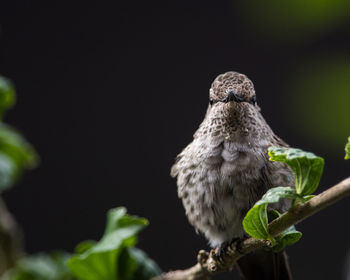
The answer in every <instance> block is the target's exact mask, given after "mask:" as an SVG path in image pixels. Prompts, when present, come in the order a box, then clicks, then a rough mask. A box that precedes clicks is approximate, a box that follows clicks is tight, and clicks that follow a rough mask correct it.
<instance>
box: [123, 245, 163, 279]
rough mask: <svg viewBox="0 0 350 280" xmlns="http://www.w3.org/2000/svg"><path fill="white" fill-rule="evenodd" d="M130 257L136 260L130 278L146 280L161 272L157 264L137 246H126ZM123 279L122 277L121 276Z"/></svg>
mask: <svg viewBox="0 0 350 280" xmlns="http://www.w3.org/2000/svg"><path fill="white" fill-rule="evenodd" d="M128 250H129V254H130V255H131V257H132V258H133V259H134V260H136V264H137V269H136V272H135V274H134V276H133V278H132V279H134V280H148V279H150V278H152V277H155V276H157V275H159V274H161V273H162V271H161V269H160V268H159V266H158V265H157V264H156V263H155V262H154V261H153V260H152V259H150V258H149V257H148V256H147V255H146V254H145V252H143V251H142V250H140V249H138V248H128ZM121 279H123V278H121Z"/></svg>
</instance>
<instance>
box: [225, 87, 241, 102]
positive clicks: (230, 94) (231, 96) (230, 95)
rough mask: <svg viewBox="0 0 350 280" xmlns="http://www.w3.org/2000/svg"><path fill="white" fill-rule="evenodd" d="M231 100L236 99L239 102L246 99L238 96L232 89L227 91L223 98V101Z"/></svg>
mask: <svg viewBox="0 0 350 280" xmlns="http://www.w3.org/2000/svg"><path fill="white" fill-rule="evenodd" d="M229 101H235V102H237V103H240V102H244V101H245V100H244V99H243V98H242V97H240V96H238V95H237V93H235V92H234V91H233V90H230V91H229V92H228V93H227V96H226V97H225V98H223V99H222V100H221V102H224V103H227V102H229Z"/></svg>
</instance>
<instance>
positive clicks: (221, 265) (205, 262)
mask: <svg viewBox="0 0 350 280" xmlns="http://www.w3.org/2000/svg"><path fill="white" fill-rule="evenodd" d="M349 195H350V177H349V178H347V179H345V180H343V181H341V182H340V183H338V184H337V185H335V186H333V187H331V188H329V189H328V190H326V191H324V192H322V193H321V194H319V195H317V196H315V197H313V198H312V199H310V200H309V201H307V202H305V203H297V204H296V205H295V206H294V207H292V208H291V209H290V210H289V211H288V212H286V213H284V214H283V215H282V216H280V217H279V218H277V219H275V220H273V221H272V222H271V223H270V224H269V227H268V231H269V233H270V234H271V235H272V236H273V237H275V236H277V235H279V234H280V233H282V232H283V231H285V230H286V229H288V228H289V227H290V226H292V225H295V224H297V223H299V222H301V221H302V220H304V219H306V218H307V217H309V216H311V215H313V214H315V213H317V212H319V211H321V210H322V209H324V208H326V207H328V206H330V205H332V204H333V203H335V202H337V201H338V200H340V199H343V198H345V197H346V196H349ZM269 245H271V244H270V242H269V241H267V240H260V239H255V238H252V237H250V238H247V239H245V240H244V241H242V243H240V250H239V251H240V252H238V251H237V250H236V248H235V247H236V246H235V244H233V245H231V246H229V247H228V248H227V251H226V252H225V254H224V256H223V257H222V259H221V260H218V259H217V257H216V255H215V251H214V250H211V251H210V253H207V252H205V251H203V250H201V251H200V252H199V254H198V263H197V264H196V265H194V266H192V267H190V268H188V269H185V270H176V271H171V272H167V273H163V274H162V275H160V276H157V277H155V278H153V279H152V280H209V279H210V278H211V276H212V275H214V274H217V273H220V272H224V271H230V270H232V268H233V266H234V264H235V263H236V261H237V260H238V259H239V258H241V257H242V256H244V255H246V254H248V253H249V252H251V251H254V250H256V249H259V248H261V247H264V246H269Z"/></svg>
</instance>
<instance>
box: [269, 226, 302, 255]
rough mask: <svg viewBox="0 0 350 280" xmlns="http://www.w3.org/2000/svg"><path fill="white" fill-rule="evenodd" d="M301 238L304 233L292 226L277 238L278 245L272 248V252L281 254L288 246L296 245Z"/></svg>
mask: <svg viewBox="0 0 350 280" xmlns="http://www.w3.org/2000/svg"><path fill="white" fill-rule="evenodd" d="M301 236H302V233H301V232H300V231H297V230H296V229H295V227H294V226H291V227H290V228H288V229H287V230H285V231H284V232H283V233H281V234H280V235H278V236H277V237H276V239H275V240H276V245H275V246H273V247H272V250H273V251H274V252H280V251H282V250H283V249H284V247H286V246H287V245H293V244H294V243H296V242H298V241H299V239H300V238H301Z"/></svg>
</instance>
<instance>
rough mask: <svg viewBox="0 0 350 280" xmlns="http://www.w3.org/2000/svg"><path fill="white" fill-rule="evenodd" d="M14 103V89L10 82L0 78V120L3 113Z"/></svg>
mask: <svg viewBox="0 0 350 280" xmlns="http://www.w3.org/2000/svg"><path fill="white" fill-rule="evenodd" d="M15 103H16V95H15V88H14V86H13V85H12V83H11V82H10V80H8V79H6V78H4V77H2V76H0V120H2V119H3V117H4V114H5V112H6V111H7V110H8V109H9V108H11V107H13V106H14V104H15Z"/></svg>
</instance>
